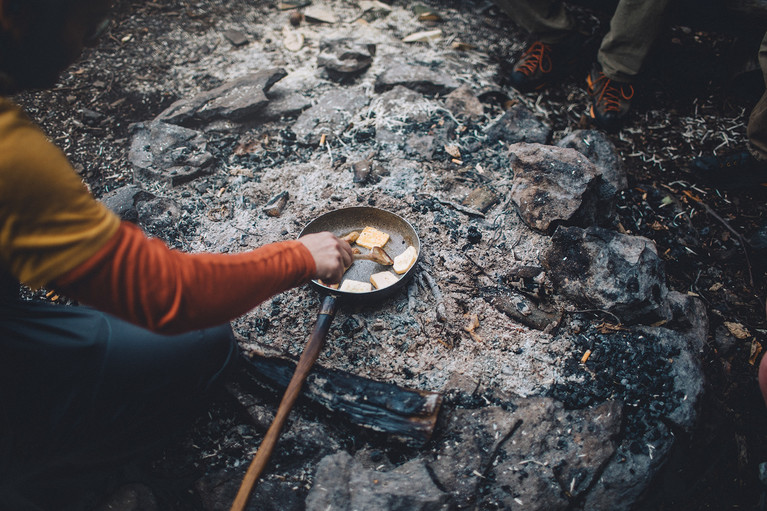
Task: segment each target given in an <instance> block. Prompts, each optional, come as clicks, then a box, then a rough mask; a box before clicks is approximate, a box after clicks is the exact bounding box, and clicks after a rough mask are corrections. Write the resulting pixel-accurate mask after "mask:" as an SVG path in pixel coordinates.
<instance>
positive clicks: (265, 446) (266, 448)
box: [231, 294, 338, 511]
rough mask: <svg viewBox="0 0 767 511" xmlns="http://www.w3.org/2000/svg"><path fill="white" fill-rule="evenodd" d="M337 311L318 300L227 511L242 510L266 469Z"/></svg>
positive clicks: (330, 298) (330, 302)
mask: <svg viewBox="0 0 767 511" xmlns="http://www.w3.org/2000/svg"><path fill="white" fill-rule="evenodd" d="M337 309H338V299H337V297H336V296H334V295H332V294H328V295H326V296H325V297H324V298H323V299H322V305H321V306H320V312H319V314H318V315H317V322H316V323H315V325H314V330H312V335H311V337H309V342H307V343H306V347H305V348H304V351H303V353H301V358H300V359H299V360H298V364H297V365H296V370H295V372H294V373H293V377H292V378H291V379H290V383H288V387H287V389H285V394H284V395H283V396H282V401H281V402H280V406H279V408H277V414H276V415H275V416H274V421H272V425H271V426H269V430H268V431H267V432H266V435H265V436H264V439H263V441H262V442H261V445H260V446H259V448H258V451H256V455H255V456H254V457H253V461H251V462H250V466H249V467H248V471H247V472H246V473H245V477H243V479H242V484H240V489H239V491H238V492H237V496H236V497H235V499H234V503H232V508H231V511H242V510H243V509H245V506H246V505H247V503H248V499H249V498H250V492H251V491H252V489H253V486H254V485H255V484H256V481H257V480H258V477H259V476H260V475H261V473H262V472H263V471H264V468H266V464H267V463H268V462H269V457H270V456H271V454H272V450H273V449H274V446H275V444H276V443H277V439H278V438H279V436H280V431H281V430H282V426H283V425H284V424H285V419H287V418H288V414H289V413H290V409H291V408H293V403H294V402H295V401H296V398H298V394H299V393H300V392H301V386H302V385H303V384H304V381H305V380H306V377H307V376H308V375H309V371H310V370H311V368H312V365H314V362H315V361H316V360H317V358H318V357H319V356H320V351H322V347H323V346H324V344H325V336H326V335H327V333H328V330H330V324H331V323H332V322H333V318H334V317H335V315H336V310H337Z"/></svg>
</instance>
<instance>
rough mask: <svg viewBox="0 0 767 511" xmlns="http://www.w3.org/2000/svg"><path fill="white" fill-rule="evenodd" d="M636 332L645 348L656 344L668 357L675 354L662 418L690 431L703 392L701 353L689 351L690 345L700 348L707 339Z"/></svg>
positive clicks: (657, 330) (644, 330)
mask: <svg viewBox="0 0 767 511" xmlns="http://www.w3.org/2000/svg"><path fill="white" fill-rule="evenodd" d="M637 331H638V332H641V333H642V334H644V335H645V336H647V337H648V341H647V342H648V344H651V345H656V344H657V345H658V346H660V347H661V348H662V349H665V350H666V352H668V353H672V354H674V353H676V355H674V357H673V363H672V364H671V376H672V378H673V382H674V388H673V392H669V394H668V395H667V396H664V399H665V408H664V409H663V415H664V417H665V419H667V421H668V422H671V423H672V424H674V425H675V426H677V427H679V428H681V429H683V430H685V431H688V432H689V431H691V430H692V428H693V426H695V423H696V420H697V418H698V412H699V408H700V406H701V400H702V398H703V390H704V388H703V368H702V367H701V361H700V352H699V351H698V350H692V349H690V345H702V344H703V343H704V342H705V341H706V336H703V337H702V338H700V339H694V338H691V337H690V336H688V335H685V334H682V333H680V332H677V331H675V330H670V329H668V328H662V327H638V328H637Z"/></svg>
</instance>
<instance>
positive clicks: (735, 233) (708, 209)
mask: <svg viewBox="0 0 767 511" xmlns="http://www.w3.org/2000/svg"><path fill="white" fill-rule="evenodd" d="M685 195H686V196H687V197H690V198H691V199H693V200H694V201H696V202H697V203H698V204H700V205H701V206H703V209H705V210H706V212H707V213H708V214H709V215H711V216H713V217H714V218H715V219H717V220H718V221H719V222H720V223H721V224H722V225H724V227H725V228H726V229H727V230H728V231H730V232H731V233H732V235H733V236H735V237H736V238H737V239H738V241H739V242H740V246H741V247H743V255H744V256H745V257H746V268H748V282H749V284H750V285H751V287H754V272H753V270H752V268H751V258H750V257H748V246H749V244H748V242H747V241H746V239H745V238H744V237H743V235H742V234H740V233H739V232H738V231H736V230H735V229H733V228H732V226H731V225H730V224H729V223H727V220H725V219H724V218H722V217H721V216H719V214H718V213H717V212H716V211H714V210H713V209H712V208H711V207H710V206H709V205H708V204H706V203H705V202H703V201H702V200H700V199H699V198H697V197H695V196H693V195H692V194H685Z"/></svg>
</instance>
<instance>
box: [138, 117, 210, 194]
mask: <svg viewBox="0 0 767 511" xmlns="http://www.w3.org/2000/svg"><path fill="white" fill-rule="evenodd" d="M131 131H132V133H133V139H132V140H131V146H130V150H129V151H128V159H129V161H130V162H131V164H132V165H133V167H134V175H135V176H136V177H137V178H148V179H151V180H159V181H166V182H169V183H170V184H172V185H174V186H175V185H178V184H181V183H185V182H188V181H191V180H193V179H195V178H197V177H199V176H202V175H205V174H207V173H209V171H210V170H209V169H210V166H211V164H212V163H213V161H214V159H213V155H211V154H210V153H209V152H208V151H207V141H206V139H205V137H204V136H203V134H202V133H200V132H199V131H195V130H192V129H188V128H184V127H181V126H175V125H173V124H166V123H164V122H160V121H151V122H149V123H138V124H134V125H133V126H132V128H131Z"/></svg>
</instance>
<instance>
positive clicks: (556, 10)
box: [494, 0, 575, 44]
mask: <svg viewBox="0 0 767 511" xmlns="http://www.w3.org/2000/svg"><path fill="white" fill-rule="evenodd" d="M494 1H495V3H496V4H497V5H498V7H499V8H501V9H502V10H503V11H504V12H505V13H506V14H507V15H508V16H509V17H510V18H511V19H512V20H513V21H514V23H516V24H518V25H519V26H520V27H522V28H523V29H525V30H527V31H528V32H530V33H531V34H534V35H535V37H536V38H537V39H540V40H541V41H543V42H544V43H547V44H555V43H558V42H560V41H561V40H562V39H564V38H565V37H567V36H568V35H569V34H570V33H571V32H572V31H573V30H575V23H574V21H573V20H572V18H570V16H569V15H568V14H567V10H565V7H564V5H563V3H562V1H561V0H532V1H531V0H494Z"/></svg>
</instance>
